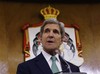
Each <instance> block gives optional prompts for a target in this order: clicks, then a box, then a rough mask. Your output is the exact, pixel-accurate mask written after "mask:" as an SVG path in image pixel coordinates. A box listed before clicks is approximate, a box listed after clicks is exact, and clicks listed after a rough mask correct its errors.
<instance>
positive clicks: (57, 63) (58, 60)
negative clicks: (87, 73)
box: [42, 50, 62, 71]
mask: <svg viewBox="0 0 100 74" xmlns="http://www.w3.org/2000/svg"><path fill="white" fill-rule="evenodd" d="M42 54H43V56H44V58H45V59H46V61H47V62H48V65H49V67H50V68H51V65H52V60H51V57H52V55H50V54H48V53H47V52H45V51H44V50H42ZM55 56H56V58H57V61H56V65H57V67H58V69H59V71H62V68H61V62H60V59H59V55H58V54H56V55H55Z"/></svg>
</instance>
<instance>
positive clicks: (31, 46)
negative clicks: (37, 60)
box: [23, 6, 84, 66]
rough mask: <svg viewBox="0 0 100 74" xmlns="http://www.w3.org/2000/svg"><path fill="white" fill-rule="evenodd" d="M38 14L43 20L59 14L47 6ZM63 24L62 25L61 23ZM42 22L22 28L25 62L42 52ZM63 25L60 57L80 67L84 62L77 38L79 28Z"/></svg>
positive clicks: (56, 10) (55, 17)
mask: <svg viewBox="0 0 100 74" xmlns="http://www.w3.org/2000/svg"><path fill="white" fill-rule="evenodd" d="M40 13H41V14H42V15H43V16H44V19H45V20H46V19H49V18H54V19H57V16H58V15H59V14H60V11H59V10H58V9H55V8H53V7H51V6H48V7H46V8H44V9H41V11H40ZM62 24H63V23H62ZM41 25H42V22H40V23H38V24H33V25H32V26H30V25H29V24H26V25H25V26H24V27H23V30H24V58H25V61H27V60H30V59H32V58H34V57H36V56H37V55H39V54H40V53H41V51H42V49H43V48H42V44H41V42H40V40H39V37H40V32H39V31H40V26H41ZM64 25H65V36H64V39H63V44H62V45H61V46H60V48H59V49H60V52H61V53H60V55H61V56H62V57H63V58H64V59H65V60H67V61H69V62H71V63H73V64H75V65H77V66H80V65H82V63H83V62H84V59H83V57H82V49H81V42H80V38H79V27H78V25H76V24H73V25H67V24H64Z"/></svg>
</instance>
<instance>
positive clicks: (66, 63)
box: [59, 55, 72, 73]
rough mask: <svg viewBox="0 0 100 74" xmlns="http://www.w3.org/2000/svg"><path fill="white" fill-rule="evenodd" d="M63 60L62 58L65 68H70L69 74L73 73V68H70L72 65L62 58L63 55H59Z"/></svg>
mask: <svg viewBox="0 0 100 74" xmlns="http://www.w3.org/2000/svg"><path fill="white" fill-rule="evenodd" d="M59 56H60V57H61V58H62V60H63V61H64V63H65V66H67V68H68V70H69V73H72V71H71V68H70V65H69V64H68V62H67V61H66V60H65V59H64V58H63V57H62V56H61V55H59ZM64 71H66V70H64Z"/></svg>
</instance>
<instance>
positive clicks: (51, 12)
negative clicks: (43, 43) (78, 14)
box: [40, 6, 60, 20]
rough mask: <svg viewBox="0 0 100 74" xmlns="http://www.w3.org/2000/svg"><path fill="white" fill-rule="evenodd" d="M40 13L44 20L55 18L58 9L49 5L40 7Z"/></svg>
mask: <svg viewBox="0 0 100 74" xmlns="http://www.w3.org/2000/svg"><path fill="white" fill-rule="evenodd" d="M40 13H41V14H42V15H43V16H44V19H45V20H46V19H50V18H54V19H57V16H58V15H59V14H60V12H59V10H58V9H55V8H53V7H51V6H48V7H46V8H44V9H41V11H40Z"/></svg>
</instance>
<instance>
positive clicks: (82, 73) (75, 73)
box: [54, 72, 87, 74]
mask: <svg viewBox="0 0 100 74" xmlns="http://www.w3.org/2000/svg"><path fill="white" fill-rule="evenodd" d="M54 74H87V73H85V72H72V73H66V72H60V73H54Z"/></svg>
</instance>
